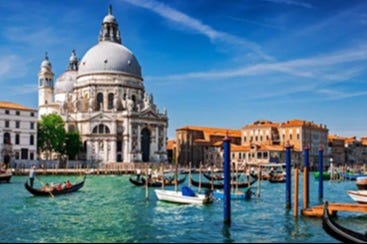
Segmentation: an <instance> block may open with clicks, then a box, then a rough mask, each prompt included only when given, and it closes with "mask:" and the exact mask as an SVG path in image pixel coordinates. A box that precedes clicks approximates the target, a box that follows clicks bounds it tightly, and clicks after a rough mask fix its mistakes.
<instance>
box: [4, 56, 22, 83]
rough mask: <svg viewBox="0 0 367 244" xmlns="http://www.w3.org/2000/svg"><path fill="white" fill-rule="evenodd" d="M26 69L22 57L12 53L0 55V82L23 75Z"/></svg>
mask: <svg viewBox="0 0 367 244" xmlns="http://www.w3.org/2000/svg"><path fill="white" fill-rule="evenodd" d="M15 64H16V65H15ZM26 71H27V68H26V65H25V63H24V59H23V58H22V57H19V56H17V55H14V54H12V55H8V56H2V57H0V82H3V81H7V80H8V79H10V78H19V77H23V76H24V75H25V74H26Z"/></svg>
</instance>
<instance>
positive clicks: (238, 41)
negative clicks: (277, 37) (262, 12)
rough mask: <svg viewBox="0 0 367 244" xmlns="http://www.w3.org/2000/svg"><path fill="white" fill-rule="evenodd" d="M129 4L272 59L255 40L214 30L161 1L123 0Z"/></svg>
mask: <svg viewBox="0 0 367 244" xmlns="http://www.w3.org/2000/svg"><path fill="white" fill-rule="evenodd" d="M124 1H126V2H128V3H130V4H133V5H135V6H138V7H142V8H145V9H148V10H150V11H152V12H154V13H157V14H159V15H160V16H162V17H163V18H165V19H168V20H170V21H174V22H176V23H179V24H181V25H182V26H185V27H186V28H188V29H191V30H194V31H196V32H198V33H200V34H203V35H205V36H206V37H208V38H209V39H210V40H211V41H214V42H215V41H220V42H225V43H229V44H232V45H240V46H242V47H246V48H248V49H250V50H251V51H253V52H254V53H256V54H257V55H259V56H260V57H261V58H262V59H264V60H274V58H273V57H271V56H269V55H267V54H266V53H265V52H264V51H263V50H262V47H261V46H260V45H258V44H257V43H255V42H252V41H249V40H247V39H244V38H239V37H237V36H234V35H231V34H228V33H226V32H222V31H218V30H215V29H214V28H212V27H210V26H208V25H205V24H203V23H202V22H201V21H199V20H197V19H195V18H192V17H190V16H188V15H186V14H184V13H182V12H180V11H178V10H175V9H173V8H171V7H169V6H167V5H165V4H163V3H160V2H157V1H155V0H149V1H143V0H124Z"/></svg>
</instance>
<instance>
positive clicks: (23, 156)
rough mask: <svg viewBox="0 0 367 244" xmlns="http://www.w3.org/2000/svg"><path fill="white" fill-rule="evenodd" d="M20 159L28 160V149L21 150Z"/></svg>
mask: <svg viewBox="0 0 367 244" xmlns="http://www.w3.org/2000/svg"><path fill="white" fill-rule="evenodd" d="M21 159H28V149H27V148H22V149H21Z"/></svg>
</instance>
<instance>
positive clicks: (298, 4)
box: [264, 0, 314, 8]
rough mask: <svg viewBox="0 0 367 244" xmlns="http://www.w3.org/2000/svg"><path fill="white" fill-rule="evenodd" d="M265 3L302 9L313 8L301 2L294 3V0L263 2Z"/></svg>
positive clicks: (269, 0)
mask: <svg viewBox="0 0 367 244" xmlns="http://www.w3.org/2000/svg"><path fill="white" fill-rule="evenodd" d="M264 1H267V2H272V3H277V4H286V5H294V6H298V7H302V8H314V6H313V5H311V4H309V3H307V2H302V1H294V0H264Z"/></svg>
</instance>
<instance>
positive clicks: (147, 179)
mask: <svg viewBox="0 0 367 244" xmlns="http://www.w3.org/2000/svg"><path fill="white" fill-rule="evenodd" d="M148 170H149V169H148V168H146V177H145V198H146V199H147V200H148V199H149V189H148V181H149V172H148Z"/></svg>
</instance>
